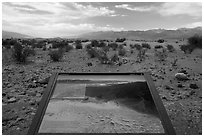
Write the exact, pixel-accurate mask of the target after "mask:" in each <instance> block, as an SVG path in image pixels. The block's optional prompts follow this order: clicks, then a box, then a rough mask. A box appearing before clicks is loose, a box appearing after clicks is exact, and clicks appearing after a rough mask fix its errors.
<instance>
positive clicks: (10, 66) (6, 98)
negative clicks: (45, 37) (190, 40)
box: [2, 42, 202, 134]
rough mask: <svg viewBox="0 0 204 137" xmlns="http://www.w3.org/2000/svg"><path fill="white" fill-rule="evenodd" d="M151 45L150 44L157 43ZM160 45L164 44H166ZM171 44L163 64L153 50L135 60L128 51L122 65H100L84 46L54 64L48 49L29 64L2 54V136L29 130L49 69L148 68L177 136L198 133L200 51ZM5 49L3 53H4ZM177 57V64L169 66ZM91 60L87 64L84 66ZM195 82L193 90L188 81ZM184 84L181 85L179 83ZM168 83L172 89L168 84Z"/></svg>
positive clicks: (139, 69) (200, 73)
mask: <svg viewBox="0 0 204 137" xmlns="http://www.w3.org/2000/svg"><path fill="white" fill-rule="evenodd" d="M149 44H150V45H154V44H155V43H153V44H151V42H149ZM164 44H168V42H167V43H164ZM171 44H172V45H173V46H174V47H175V48H176V49H177V51H176V52H174V53H168V58H167V60H166V61H164V62H159V61H158V60H157V59H156V57H155V56H154V50H153V49H151V50H148V51H147V57H146V59H145V61H143V62H141V63H136V62H135V60H136V56H137V51H136V50H135V51H134V53H133V54H131V53H130V52H128V53H127V58H128V62H127V63H124V64H122V65H121V66H118V65H117V66H116V65H105V64H100V62H99V61H98V59H96V58H92V59H90V58H89V56H88V55H87V53H86V51H85V49H82V50H72V51H70V52H69V53H65V55H64V57H63V60H62V61H60V62H52V61H51V60H50V58H49V56H48V51H42V50H41V49H36V53H37V55H36V56H35V57H30V58H29V63H27V64H16V63H15V62H12V61H10V62H9V60H8V59H6V60H5V59H4V58H3V65H2V108H3V109H2V132H3V134H27V131H28V128H29V126H30V124H31V121H32V118H33V117H34V115H35V113H36V110H37V108H38V105H39V102H40V100H41V97H42V95H43V91H44V89H45V88H46V86H47V83H46V82H42V80H44V79H45V78H47V77H49V76H51V75H52V73H53V72H116V73H117V72H140V71H150V72H151V73H152V78H153V80H154V83H155V86H156V88H157V91H158V93H159V95H160V97H161V99H162V101H163V103H164V106H165V108H166V110H167V112H168V115H169V117H170V119H171V121H172V124H173V126H174V128H175V130H176V133H177V134H202V53H201V50H197V51H194V52H193V53H192V54H184V53H183V52H181V51H180V50H178V49H179V48H178V45H179V44H181V43H174V42H171ZM3 53H6V52H3ZM175 58H177V59H178V62H177V66H175V67H172V65H171V64H172V62H173V60H174V59H175ZM88 63H91V65H88ZM181 69H185V70H186V71H187V73H188V75H189V79H190V80H188V81H178V80H177V79H175V76H174V75H175V74H176V73H177V72H179V71H180V70H181ZM192 83H195V84H197V86H198V88H197V89H192V88H190V84H192ZM178 84H182V87H178ZM167 85H168V86H170V87H171V88H172V89H169V88H167V87H166V86H167Z"/></svg>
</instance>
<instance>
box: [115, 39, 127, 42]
mask: <svg viewBox="0 0 204 137" xmlns="http://www.w3.org/2000/svg"><path fill="white" fill-rule="evenodd" d="M125 40H126V38H117V39H116V40H115V42H124V41H125Z"/></svg>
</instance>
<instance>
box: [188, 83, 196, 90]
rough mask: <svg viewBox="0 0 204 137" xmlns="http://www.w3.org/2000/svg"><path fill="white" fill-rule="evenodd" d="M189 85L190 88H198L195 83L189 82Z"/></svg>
mask: <svg viewBox="0 0 204 137" xmlns="http://www.w3.org/2000/svg"><path fill="white" fill-rule="evenodd" d="M189 87H190V88H192V89H198V86H197V84H195V83H191V84H190V86H189Z"/></svg>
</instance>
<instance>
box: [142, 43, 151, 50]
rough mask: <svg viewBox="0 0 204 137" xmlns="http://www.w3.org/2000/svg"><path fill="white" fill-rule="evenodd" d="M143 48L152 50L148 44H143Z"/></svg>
mask: <svg viewBox="0 0 204 137" xmlns="http://www.w3.org/2000/svg"><path fill="white" fill-rule="evenodd" d="M142 48H146V49H151V46H150V45H149V44H148V43H142Z"/></svg>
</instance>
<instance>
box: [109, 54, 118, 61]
mask: <svg viewBox="0 0 204 137" xmlns="http://www.w3.org/2000/svg"><path fill="white" fill-rule="evenodd" d="M110 60H111V62H117V61H119V57H118V54H114V55H113V56H112V57H111V59H110Z"/></svg>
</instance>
